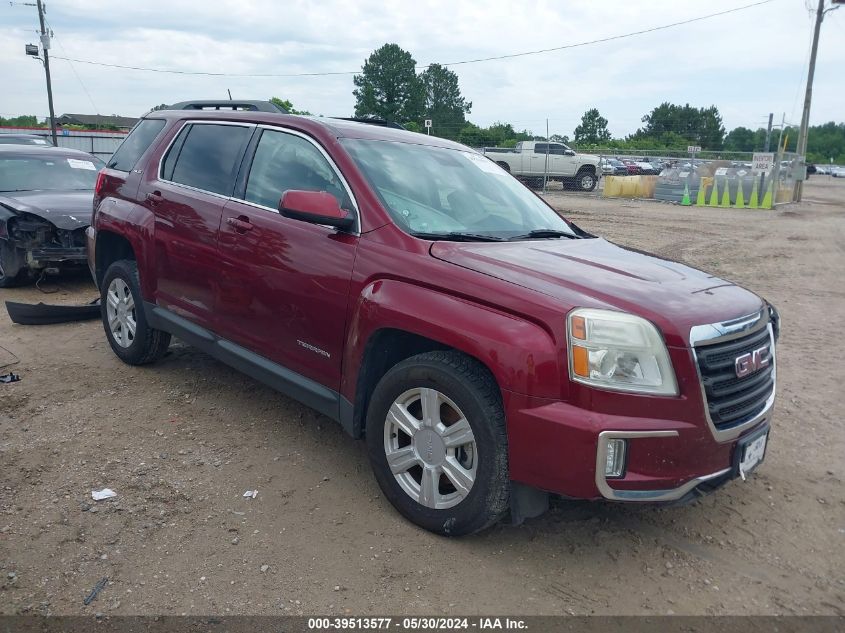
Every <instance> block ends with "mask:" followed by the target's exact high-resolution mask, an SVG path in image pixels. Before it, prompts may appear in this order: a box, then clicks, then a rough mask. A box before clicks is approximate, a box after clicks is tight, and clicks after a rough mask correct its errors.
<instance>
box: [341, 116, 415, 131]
mask: <svg viewBox="0 0 845 633" xmlns="http://www.w3.org/2000/svg"><path fill="white" fill-rule="evenodd" d="M332 118H333V119H337V120H338V121H354V122H355V123H368V124H370V125H378V126H381V127H392V128H396V129H397V130H404V129H406V128H405V126H404V125H402V124H401V123H396V122H395V121H386V120H385V119H376V118H370V117H355V116H350V117H346V116H335V117H332Z"/></svg>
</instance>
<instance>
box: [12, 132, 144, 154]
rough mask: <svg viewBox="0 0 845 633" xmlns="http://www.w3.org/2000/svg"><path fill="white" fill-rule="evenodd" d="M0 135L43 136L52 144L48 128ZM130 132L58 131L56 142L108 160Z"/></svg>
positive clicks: (60, 145) (61, 145)
mask: <svg viewBox="0 0 845 633" xmlns="http://www.w3.org/2000/svg"><path fill="white" fill-rule="evenodd" d="M0 134H29V135H35V136H43V137H44V139H45V140H46V141H47V142H48V143H50V144H52V142H53V141H52V139H51V138H50V136H51V134H50V130H49V129H46V128H28V127H4V128H0ZM127 134H128V132H112V131H97V130H61V129H60V130H58V134H57V136H56V142H57V144H58V146H59V147H67V148H69V149H78V150H82V151H83V152H88V153H89V154H93V155H94V156H97V157H99V158H101V159H103V160H107V159H108V158H109V157H111V155H112V154H113V153H114V151H115V150H116V149H117V147H118V146H119V145H120V144H121V143H122V142H123V139H124V138H126V135H127Z"/></svg>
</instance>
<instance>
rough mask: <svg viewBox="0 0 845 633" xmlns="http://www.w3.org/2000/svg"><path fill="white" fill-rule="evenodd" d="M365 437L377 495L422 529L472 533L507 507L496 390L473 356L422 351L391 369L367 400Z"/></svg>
mask: <svg viewBox="0 0 845 633" xmlns="http://www.w3.org/2000/svg"><path fill="white" fill-rule="evenodd" d="M366 440H367V450H368V453H369V457H370V464H371V466H372V468H373V472H374V474H375V477H376V481H377V482H378V484H379V487H380V488H381V490H382V492H383V493H384V495H385V496H386V497H387V499H388V500H389V501H390V502H391V503H392V504H393V506H394V507H395V508H396V509H397V510H398V511H399V512H400V513H401V514H402V515H403V516H404V517H405V518H407V519H408V520H409V521H411V522H413V523H416V524H417V525H419V526H420V527H423V528H425V529H426V530H429V531H431V532H435V533H437V534H442V535H446V536H460V535H464V534H471V533H473V532H478V531H480V530H483V529H484V528H486V527H488V526H490V525H492V524H494V523H496V522H497V521H498V520H499V519H501V517H502V515H503V514H504V513H505V512H506V510H507V509H508V498H509V494H510V481H509V477H508V447H507V434H506V431H505V414H504V409H503V407H502V400H501V395H500V393H499V389H498V386H497V385H496V383H495V381H494V380H493V377H492V376H491V375H490V372H489V371H487V368H486V367H484V366H483V365H481V364H480V363H479V362H478V361H476V360H475V359H473V358H470V357H468V356H466V355H464V354H461V353H460V352H456V351H437V352H428V353H425V354H419V355H417V356H413V357H411V358H408V359H406V360H404V361H402V362H401V363H399V364H397V365H396V366H394V367H393V368H392V369H390V371H388V372H387V374H385V376H384V377H383V378H382V379H381V380H380V381H379V383H378V385H377V386H376V388H375V391H374V392H373V396H372V398H371V400H370V405H369V410H368V411H367V429H366Z"/></svg>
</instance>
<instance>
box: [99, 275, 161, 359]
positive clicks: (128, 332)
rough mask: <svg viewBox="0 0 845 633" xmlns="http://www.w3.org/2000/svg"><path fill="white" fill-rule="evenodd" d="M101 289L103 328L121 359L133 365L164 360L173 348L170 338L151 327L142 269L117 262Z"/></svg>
mask: <svg viewBox="0 0 845 633" xmlns="http://www.w3.org/2000/svg"><path fill="white" fill-rule="evenodd" d="M100 288H101V295H100V305H101V310H102V316H103V328H104V329H105V331H106V338H107V339H108V341H109V344H110V345H111V348H112V351H113V352H114V353H115V354H116V355H117V357H118V358H120V360H122V361H123V362H124V363H127V364H129V365H145V364H147V363H152V362H154V361H156V360H158V359H159V358H161V357H162V356H163V355H164V353H165V352H166V351H167V347H168V346H169V345H170V334H168V333H167V332H162V331H161V330H156V329H153V328H151V327H149V326H148V325H147V317H146V315H145V314H144V308H143V303H142V301H143V299H142V298H141V284H140V281H139V277H138V265H137V264H136V263H135V262H134V261H132V260H126V259H124V260H120V261H116V262H114V263H113V264H112V265H111V266H109V268H108V270H107V271H106V274H105V276H104V277H103V282H102V285H101V286H100Z"/></svg>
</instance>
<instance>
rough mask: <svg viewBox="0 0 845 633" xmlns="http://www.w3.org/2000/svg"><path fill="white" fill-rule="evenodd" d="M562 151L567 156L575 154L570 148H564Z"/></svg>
mask: <svg viewBox="0 0 845 633" xmlns="http://www.w3.org/2000/svg"><path fill="white" fill-rule="evenodd" d="M563 153H564V154H566V155H567V156H575V152H573V151H572V150H571V149H567V150H564V152H563Z"/></svg>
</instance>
